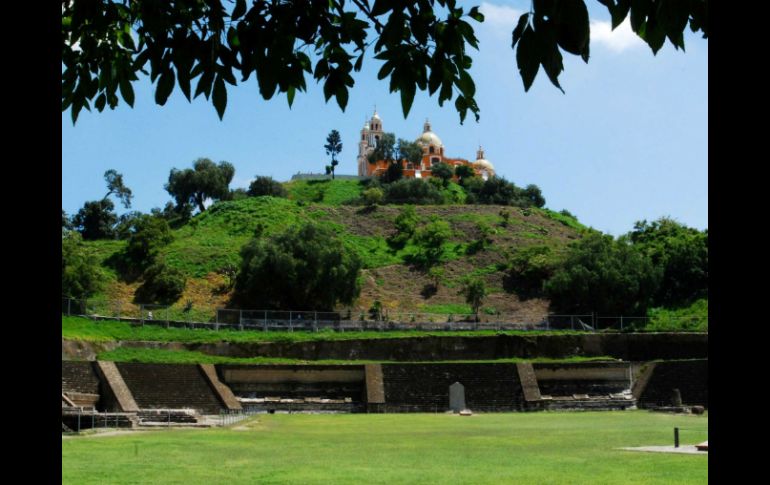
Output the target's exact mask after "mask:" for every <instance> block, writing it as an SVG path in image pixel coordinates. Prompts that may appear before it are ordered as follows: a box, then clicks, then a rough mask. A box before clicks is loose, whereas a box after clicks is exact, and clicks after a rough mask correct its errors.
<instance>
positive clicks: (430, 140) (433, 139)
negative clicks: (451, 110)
mask: <svg viewBox="0 0 770 485" xmlns="http://www.w3.org/2000/svg"><path fill="white" fill-rule="evenodd" d="M416 143H417V144H419V145H423V146H426V145H427V146H430V145H433V146H437V147H441V146H444V144H443V143H441V138H439V137H438V135H437V134H435V133H433V132H432V131H426V132H425V133H423V134H422V135H420V137H419V138H417V140H416Z"/></svg>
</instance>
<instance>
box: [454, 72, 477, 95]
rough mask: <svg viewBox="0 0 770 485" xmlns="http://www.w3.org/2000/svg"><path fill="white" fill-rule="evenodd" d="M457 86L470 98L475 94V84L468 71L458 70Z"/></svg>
mask: <svg viewBox="0 0 770 485" xmlns="http://www.w3.org/2000/svg"><path fill="white" fill-rule="evenodd" d="M457 86H458V87H459V88H460V90H461V91H462V92H463V95H465V96H466V97H469V98H472V97H473V95H474V94H476V85H475V84H474V82H473V79H472V78H471V75H470V74H468V71H460V77H459V79H457Z"/></svg>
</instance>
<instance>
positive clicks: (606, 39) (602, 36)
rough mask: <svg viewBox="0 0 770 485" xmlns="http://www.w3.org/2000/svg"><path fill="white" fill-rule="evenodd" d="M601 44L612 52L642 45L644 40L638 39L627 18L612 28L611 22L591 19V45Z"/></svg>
mask: <svg viewBox="0 0 770 485" xmlns="http://www.w3.org/2000/svg"><path fill="white" fill-rule="evenodd" d="M597 44H599V45H602V46H604V47H606V48H607V49H609V50H611V51H613V52H616V53H617V52H622V51H624V50H626V49H631V48H635V47H642V46H644V45H645V44H644V41H643V40H642V39H640V38H639V37H638V36H637V35H636V34H635V33H634V31H633V30H631V22H630V21H629V19H628V18H626V20H625V21H624V22H623V23H622V24H620V25H618V27H617V28H616V29H615V30H612V24H611V23H610V22H606V21H600V20H592V21H591V47H593V46H595V45H597Z"/></svg>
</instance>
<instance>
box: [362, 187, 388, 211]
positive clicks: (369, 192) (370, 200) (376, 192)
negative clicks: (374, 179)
mask: <svg viewBox="0 0 770 485" xmlns="http://www.w3.org/2000/svg"><path fill="white" fill-rule="evenodd" d="M384 197H385V193H384V192H383V191H382V189H380V188H377V187H372V188H369V189H366V190H364V191H363V192H362V193H361V199H362V200H363V202H364V205H366V206H367V207H375V206H377V205H379V204H381V203H382V199H383V198H384Z"/></svg>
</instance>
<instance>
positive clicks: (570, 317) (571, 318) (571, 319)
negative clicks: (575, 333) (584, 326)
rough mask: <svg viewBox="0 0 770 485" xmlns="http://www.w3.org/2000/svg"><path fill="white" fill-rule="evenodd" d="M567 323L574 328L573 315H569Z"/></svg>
mask: <svg viewBox="0 0 770 485" xmlns="http://www.w3.org/2000/svg"><path fill="white" fill-rule="evenodd" d="M569 324H570V326H571V327H572V330H575V315H570V316H569Z"/></svg>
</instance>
